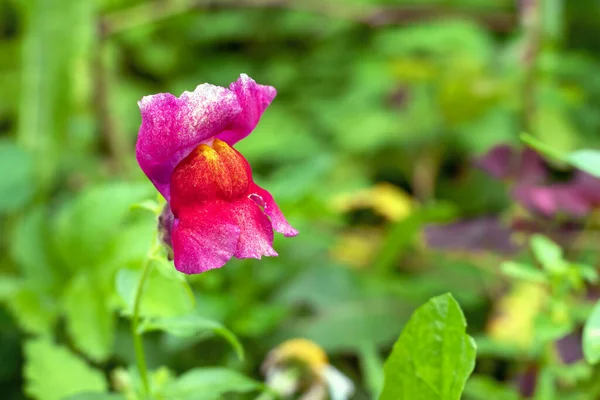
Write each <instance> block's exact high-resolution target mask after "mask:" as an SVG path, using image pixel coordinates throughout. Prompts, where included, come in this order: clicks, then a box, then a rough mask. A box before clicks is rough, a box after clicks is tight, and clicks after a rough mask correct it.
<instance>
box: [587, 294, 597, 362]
mask: <svg viewBox="0 0 600 400" xmlns="http://www.w3.org/2000/svg"><path fill="white" fill-rule="evenodd" d="M583 355H584V356H585V359H586V361H587V362H589V363H590V364H597V363H598V361H600V301H599V302H597V303H596V305H595V306H594V309H593V310H592V314H591V315H590V317H589V318H588V320H587V321H586V323H585V326H584V328H583Z"/></svg>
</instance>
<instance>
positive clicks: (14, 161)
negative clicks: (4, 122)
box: [0, 140, 36, 214]
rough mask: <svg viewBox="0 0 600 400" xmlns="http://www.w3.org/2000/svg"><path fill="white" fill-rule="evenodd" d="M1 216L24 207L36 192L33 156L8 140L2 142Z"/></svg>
mask: <svg viewBox="0 0 600 400" xmlns="http://www.w3.org/2000/svg"><path fill="white" fill-rule="evenodd" d="M0 171H2V174H1V175H0V193H2V196H0V214H4V213H7V212H10V211H14V210H16V209H18V208H20V207H23V206H24V205H25V204H27V202H28V201H29V200H31V198H32V196H33V194H34V192H35V189H36V187H35V178H34V164H33V159H32V157H31V155H30V154H29V153H28V152H27V151H25V150H23V149H22V148H21V147H19V146H17V145H16V144H15V143H12V142H10V141H8V140H0Z"/></svg>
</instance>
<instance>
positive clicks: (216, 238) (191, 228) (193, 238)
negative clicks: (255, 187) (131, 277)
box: [172, 201, 240, 274]
mask: <svg viewBox="0 0 600 400" xmlns="http://www.w3.org/2000/svg"><path fill="white" fill-rule="evenodd" d="M179 217H180V218H179V220H175V224H174V226H173V233H172V240H173V253H174V257H175V268H177V270H178V271H181V272H183V273H186V274H199V273H201V272H204V271H208V270H209V269H214V268H220V267H222V266H223V265H225V263H226V262H227V261H229V260H230V259H231V257H233V255H234V253H235V251H236V246H237V243H238V239H239V237H240V228H239V227H238V225H237V223H236V221H235V219H234V215H233V213H232V211H231V209H230V207H229V205H228V204H227V203H225V202H218V201H215V202H208V203H204V204H203V205H202V206H201V207H196V208H193V209H186V210H184V211H183V212H182V213H181V214H180V216H179Z"/></svg>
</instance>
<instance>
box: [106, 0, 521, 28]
mask: <svg viewBox="0 0 600 400" xmlns="http://www.w3.org/2000/svg"><path fill="white" fill-rule="evenodd" d="M235 8H280V9H286V10H295V11H304V12H310V13H314V14H320V15H324V16H327V17H331V18H339V19H345V20H350V21H354V22H356V23H360V24H365V25H368V26H373V27H378V26H386V25H406V24H412V23H416V22H421V21H424V20H431V19H439V18H467V19H472V20H475V21H477V22H479V23H481V24H483V25H485V26H487V27H488V28H490V29H492V30H495V31H501V32H508V31H511V30H512V29H513V28H514V27H515V26H516V22H517V21H516V20H517V18H516V15H514V13H510V12H505V11H474V10H466V9H457V8H451V7H445V6H425V5H423V6H364V5H348V4H342V3H341V2H336V3H334V2H323V1H321V2H316V1H308V0H172V1H149V2H147V3H142V4H140V5H137V6H135V7H130V8H128V9H125V10H122V11H116V12H113V13H110V14H108V15H106V16H105V17H104V21H103V22H104V23H103V25H104V28H105V32H106V34H107V35H111V34H115V33H118V32H122V31H126V30H128V29H132V28H135V27H137V26H141V25H145V24H148V23H151V22H156V21H160V20H163V19H166V18H170V17H172V16H175V15H178V14H182V13H185V12H188V11H191V10H221V9H235Z"/></svg>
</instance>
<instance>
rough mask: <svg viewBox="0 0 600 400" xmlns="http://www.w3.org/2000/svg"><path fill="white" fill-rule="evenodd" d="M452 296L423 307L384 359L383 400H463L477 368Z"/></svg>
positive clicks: (435, 300)
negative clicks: (463, 394)
mask: <svg viewBox="0 0 600 400" xmlns="http://www.w3.org/2000/svg"><path fill="white" fill-rule="evenodd" d="M466 326H467V324H466V321H465V317H464V316H463V313H462V310H461V309H460V306H459V305H458V303H457V302H456V301H455V300H454V298H453V297H452V296H451V295H450V294H446V295H443V296H439V297H435V298H433V299H431V300H430V301H429V302H427V303H426V304H425V305H423V306H421V307H419V309H417V311H415V313H414V314H413V316H412V317H411V319H410V321H409V322H408V323H407V324H406V326H405V327H404V329H403V331H402V334H401V335H400V337H399V338H398V341H397V342H396V344H395V345H394V349H393V350H392V354H391V355H390V357H389V358H388V360H387V361H386V363H385V367H384V372H385V384H384V387H383V393H382V395H381V397H380V399H381V400H403V399H406V400H409V399H410V400H419V399H423V400H425V399H427V400H433V399H439V400H459V399H460V397H461V394H462V391H463V388H464V385H465V383H466V381H467V378H468V377H469V375H470V374H471V372H472V371H473V368H474V367H475V353H476V350H475V348H476V347H475V342H474V341H473V339H472V338H471V337H470V336H469V335H467V334H466Z"/></svg>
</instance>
